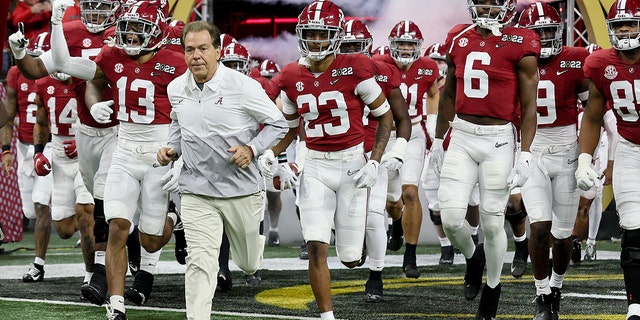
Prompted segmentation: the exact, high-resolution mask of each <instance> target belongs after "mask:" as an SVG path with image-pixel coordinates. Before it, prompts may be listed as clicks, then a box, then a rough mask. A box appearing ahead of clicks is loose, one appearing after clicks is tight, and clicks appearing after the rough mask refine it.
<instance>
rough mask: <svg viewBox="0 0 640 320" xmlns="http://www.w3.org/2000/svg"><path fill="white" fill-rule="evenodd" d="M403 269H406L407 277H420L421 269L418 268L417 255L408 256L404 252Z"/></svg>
mask: <svg viewBox="0 0 640 320" xmlns="http://www.w3.org/2000/svg"><path fill="white" fill-rule="evenodd" d="M402 271H404V275H405V276H407V278H414V279H417V278H420V270H418V266H417V265H416V256H415V254H414V255H413V256H408V255H407V254H406V253H405V254H404V257H403V261H402Z"/></svg>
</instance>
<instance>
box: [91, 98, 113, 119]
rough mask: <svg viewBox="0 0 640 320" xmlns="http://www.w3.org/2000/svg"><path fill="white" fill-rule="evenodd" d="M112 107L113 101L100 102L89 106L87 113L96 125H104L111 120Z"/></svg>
mask: <svg viewBox="0 0 640 320" xmlns="http://www.w3.org/2000/svg"><path fill="white" fill-rule="evenodd" d="M112 105H113V100H107V101H101V102H98V103H94V104H93V105H92V106H91V109H90V110H89V112H90V113H91V116H92V117H93V119H94V120H96V122H97V123H101V124H105V123H109V121H110V120H111V114H113V109H112V108H111V106H112Z"/></svg>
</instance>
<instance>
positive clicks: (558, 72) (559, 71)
mask: <svg viewBox="0 0 640 320" xmlns="http://www.w3.org/2000/svg"><path fill="white" fill-rule="evenodd" d="M567 71H569V70H568V69H564V70H558V71H556V75H557V76H559V75H561V74H563V73H565V72H567Z"/></svg>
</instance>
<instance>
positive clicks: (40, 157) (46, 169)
mask: <svg viewBox="0 0 640 320" xmlns="http://www.w3.org/2000/svg"><path fill="white" fill-rule="evenodd" d="M33 168H34V169H35V171H36V174H37V175H39V176H41V177H44V176H46V175H48V174H49V173H50V172H51V163H50V162H49V159H47V157H46V156H45V155H44V154H42V152H38V153H36V154H34V155H33Z"/></svg>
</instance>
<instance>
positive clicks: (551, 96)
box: [537, 80, 558, 125]
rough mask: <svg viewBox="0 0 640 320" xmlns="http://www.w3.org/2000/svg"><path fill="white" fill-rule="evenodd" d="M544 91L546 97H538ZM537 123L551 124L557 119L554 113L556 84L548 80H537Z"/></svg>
mask: <svg viewBox="0 0 640 320" xmlns="http://www.w3.org/2000/svg"><path fill="white" fill-rule="evenodd" d="M541 93H544V96H546V98H540V96H541ZM537 104H538V125H541V124H552V123H554V122H555V121H556V119H558V115H557V114H556V86H555V85H554V84H553V82H551V81H549V80H540V82H538V99H537Z"/></svg>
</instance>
